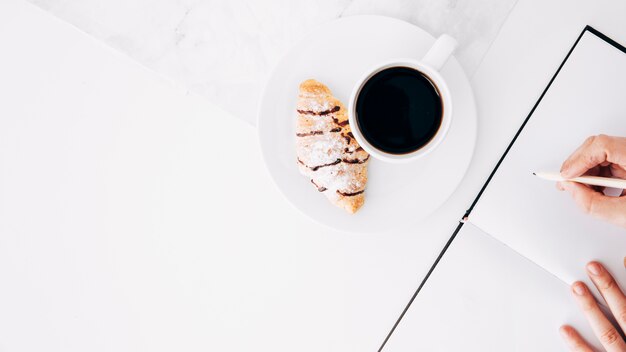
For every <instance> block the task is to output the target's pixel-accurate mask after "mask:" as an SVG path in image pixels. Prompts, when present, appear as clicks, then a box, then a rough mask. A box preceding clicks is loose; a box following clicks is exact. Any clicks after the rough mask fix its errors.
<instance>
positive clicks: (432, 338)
mask: <svg viewBox="0 0 626 352" xmlns="http://www.w3.org/2000/svg"><path fill="white" fill-rule="evenodd" d="M562 324H570V325H572V326H574V327H575V328H577V329H579V331H581V333H583V336H585V337H586V338H587V339H588V341H591V342H593V343H595V341H596V340H595V339H593V338H592V335H591V331H590V330H589V328H588V325H587V323H586V322H585V321H584V318H583V316H582V314H581V313H580V312H579V311H578V310H577V309H575V304H574V302H573V298H572V297H571V295H570V290H569V287H568V286H567V285H566V284H564V283H563V282H562V281H561V280H559V279H558V278H556V277H554V276H553V275H551V274H550V273H548V272H546V271H545V270H543V269H541V268H539V267H538V266H536V265H535V264H533V263H532V262H530V261H529V260H527V259H526V258H524V257H522V256H521V255H519V254H518V253H516V252H515V251H513V250H512V249H510V248H507V247H506V246H505V245H503V244H502V243H501V242H499V241H498V240H496V239H494V238H492V237H491V236H489V235H487V234H485V233H484V232H482V231H481V230H480V229H478V228H477V227H475V226H473V225H471V224H465V225H464V226H463V228H462V229H461V231H460V232H459V233H458V234H457V237H456V238H455V240H454V241H453V242H452V244H451V246H450V248H449V249H448V251H447V252H446V254H445V255H444V256H443V258H442V260H441V262H439V264H438V265H437V267H436V268H435V270H434V271H433V273H432V275H431V277H430V278H429V279H428V281H427V282H426V284H425V286H424V287H423V288H422V290H421V291H420V293H419V294H418V295H417V297H416V298H415V301H413V303H412V304H411V306H410V307H409V310H408V311H407V313H406V315H405V316H404V318H403V319H402V322H401V324H400V325H399V326H398V327H397V328H396V331H395V332H394V333H393V335H391V337H390V339H389V341H388V342H387V344H386V345H385V347H384V348H383V351H384V352H416V351H429V352H433V351H446V352H448V351H520V352H521V351H561V350H565V345H564V344H563V342H562V341H561V338H560V336H559V333H558V329H559V327H560V326H561V325H562Z"/></svg>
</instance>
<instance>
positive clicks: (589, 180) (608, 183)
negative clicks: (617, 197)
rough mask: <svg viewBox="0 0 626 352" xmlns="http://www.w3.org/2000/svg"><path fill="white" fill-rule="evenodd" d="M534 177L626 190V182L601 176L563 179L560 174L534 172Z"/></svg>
mask: <svg viewBox="0 0 626 352" xmlns="http://www.w3.org/2000/svg"><path fill="white" fill-rule="evenodd" d="M533 175H535V176H537V177H539V178H542V179H544V180H548V181H573V182H578V183H584V184H586V185H591V186H600V187H610V188H621V189H626V180H622V179H621V178H609V177H600V176H580V177H574V178H571V179H566V178H563V177H561V174H559V173H558V172H533Z"/></svg>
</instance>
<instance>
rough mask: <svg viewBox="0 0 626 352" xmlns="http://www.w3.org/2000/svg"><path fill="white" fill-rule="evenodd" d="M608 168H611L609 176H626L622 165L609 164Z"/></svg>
mask: <svg viewBox="0 0 626 352" xmlns="http://www.w3.org/2000/svg"><path fill="white" fill-rule="evenodd" d="M609 168H610V170H611V176H614V177H617V178H626V170H624V168H623V167H622V166H620V165H617V164H611V165H610V166H609Z"/></svg>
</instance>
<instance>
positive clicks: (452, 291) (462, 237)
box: [382, 27, 626, 352]
mask: <svg viewBox="0 0 626 352" xmlns="http://www.w3.org/2000/svg"><path fill="white" fill-rule="evenodd" d="M600 133H605V134H610V135H621V136H626V48H624V47H623V46H621V45H619V44H618V43H616V42H614V41H612V40H611V39H609V38H608V37H606V36H604V35H603V34H601V33H599V32H598V31H596V30H595V29H593V28H591V27H587V28H585V30H584V31H583V32H582V34H581V35H580V37H579V38H578V40H577V41H576V43H575V44H574V46H573V48H572V50H571V51H570V52H569V54H568V55H567V57H566V58H565V60H564V61H563V64H562V65H561V67H560V68H559V69H558V71H557V72H556V74H555V75H554V77H553V79H552V81H551V82H550V84H549V85H548V87H547V88H546V90H545V91H544V93H543V95H542V96H541V97H540V99H539V101H538V102H537V104H536V105H535V107H534V108H533V110H532V111H531V112H530V114H529V116H528V118H527V119H526V120H525V121H524V123H523V124H522V126H521V128H520V130H519V132H518V133H517V135H516V136H515V138H514V139H513V141H512V142H511V144H510V145H509V147H508V149H507V150H506V151H505V153H504V155H503V156H502V159H501V160H500V162H499V163H498V165H497V166H496V168H495V169H494V171H493V173H492V174H491V176H490V177H489V179H488V180H487V182H486V183H485V185H484V187H483V189H482V190H481V192H480V193H479V194H478V196H477V197H476V200H475V201H474V203H473V204H472V206H471V207H470V209H469V210H468V212H467V214H466V215H467V221H466V222H465V223H461V224H459V226H458V227H457V229H456V231H455V233H454V234H453V235H452V238H451V239H450V241H449V242H448V245H446V248H445V249H444V250H443V252H442V253H441V255H440V257H439V259H438V260H437V262H436V263H435V264H434V265H433V268H432V269H431V271H430V272H429V275H428V276H427V277H426V278H425V279H424V281H423V282H422V284H421V285H420V288H419V289H418V291H417V292H416V294H415V296H414V297H413V299H412V300H411V302H409V305H408V306H407V310H406V311H405V312H404V313H403V315H402V316H401V318H400V319H399V321H398V323H397V325H396V326H395V329H394V330H393V331H392V333H391V335H390V336H389V337H388V339H387V340H386V342H385V344H384V345H383V347H382V350H383V351H385V352H387V351H390V352H396V351H460V350H463V351H468V350H471V351H511V350H517V351H558V350H564V345H563V344H562V342H561V341H560V337H559V335H558V327H559V326H560V325H562V324H564V323H569V324H571V325H573V326H574V327H576V328H578V329H579V331H581V332H582V333H583V335H584V336H585V337H586V338H587V339H588V340H589V341H590V342H593V343H596V342H595V338H593V337H592V334H591V331H590V330H589V328H588V327H587V324H586V322H585V321H584V319H583V318H582V315H581V314H580V313H579V312H578V308H577V307H576V305H575V304H574V301H573V299H572V298H571V297H570V291H569V284H571V283H572V282H574V281H576V280H581V279H585V280H586V281H587V283H588V284H589V285H590V287H591V286H593V285H592V284H591V282H590V281H589V280H587V278H586V275H585V273H584V266H585V264H586V263H587V262H589V261H590V260H593V259H596V260H599V261H601V262H602V263H603V264H604V265H605V266H607V267H608V268H609V270H610V271H611V272H612V273H614V274H616V275H615V276H616V278H617V279H618V281H619V282H620V284H621V285H622V287H626V275H625V273H624V267H623V258H624V257H625V256H626V230H624V229H622V228H619V227H617V226H614V225H611V224H608V223H605V222H602V221H599V220H596V219H593V218H591V217H589V216H586V215H584V214H583V213H582V212H581V211H580V210H579V209H577V208H576V205H575V204H574V202H573V201H572V200H571V199H570V198H569V196H568V195H566V194H563V193H561V192H558V191H556V189H555V186H554V183H553V182H547V181H544V180H540V179H538V178H536V177H535V176H533V175H532V171H535V170H554V171H558V170H559V168H560V165H561V162H562V161H563V160H565V158H566V157H567V156H568V155H569V154H570V153H571V152H572V151H573V150H575V149H576V148H577V147H578V146H579V145H580V144H581V143H582V142H583V140H584V139H585V138H586V137H588V136H589V135H593V134H600Z"/></svg>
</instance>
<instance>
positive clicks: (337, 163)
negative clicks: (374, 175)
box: [296, 79, 370, 213]
mask: <svg viewBox="0 0 626 352" xmlns="http://www.w3.org/2000/svg"><path fill="white" fill-rule="evenodd" d="M296 111H297V121H296V154H297V156H298V165H299V168H300V172H301V173H302V174H303V175H305V176H306V177H308V178H309V179H310V180H311V184H312V185H313V186H314V187H315V189H317V190H318V191H319V192H321V193H323V194H324V195H325V196H326V197H327V198H328V199H329V200H330V201H331V202H332V203H333V204H335V205H337V206H339V207H341V208H343V209H345V210H346V211H348V212H349V213H355V212H356V211H357V210H359V208H360V207H361V206H362V205H363V203H364V201H365V194H364V192H365V184H366V183H367V164H368V161H369V157H370V156H369V154H367V152H365V151H364V150H363V148H361V147H360V146H359V145H358V144H357V142H356V140H355V139H354V136H353V135H352V132H351V130H350V125H349V124H348V112H347V111H346V108H345V106H344V105H343V104H342V103H341V102H340V101H339V100H337V99H336V98H335V97H333V95H332V93H331V91H330V89H328V87H326V86H325V85H323V84H322V83H320V82H318V81H315V80H312V79H309V80H306V81H304V82H302V83H301V84H300V93H299V95H298V103H297V108H296Z"/></svg>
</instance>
